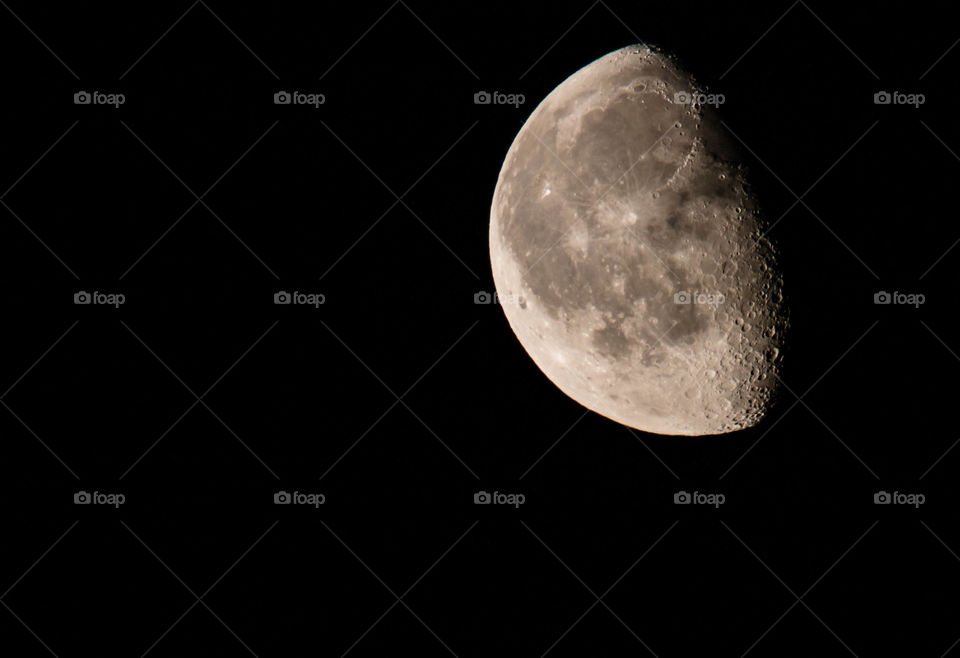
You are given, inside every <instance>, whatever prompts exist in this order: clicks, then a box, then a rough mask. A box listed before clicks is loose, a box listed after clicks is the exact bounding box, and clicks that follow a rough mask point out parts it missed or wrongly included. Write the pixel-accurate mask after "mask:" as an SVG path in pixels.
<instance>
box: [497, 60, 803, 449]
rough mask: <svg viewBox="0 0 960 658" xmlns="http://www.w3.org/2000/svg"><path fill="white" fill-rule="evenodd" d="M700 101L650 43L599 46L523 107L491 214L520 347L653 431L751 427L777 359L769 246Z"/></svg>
mask: <svg viewBox="0 0 960 658" xmlns="http://www.w3.org/2000/svg"><path fill="white" fill-rule="evenodd" d="M709 99H710V97H709V96H706V95H705V91H704V90H703V89H702V88H700V87H698V86H697V84H696V82H695V80H694V79H693V78H692V77H691V76H690V75H688V74H687V73H685V72H684V71H682V70H681V69H680V67H679V66H678V65H677V63H676V62H675V60H674V59H673V58H671V57H669V56H667V55H665V54H662V53H660V52H659V51H657V50H654V49H651V48H648V47H646V46H633V47H628V48H624V49H621V50H617V51H615V52H612V53H610V54H608V55H605V56H603V57H601V58H600V59H598V60H596V61H595V62H593V63H591V64H589V65H588V66H586V67H584V68H582V69H580V70H579V71H577V72H576V73H574V74H573V75H572V76H570V77H569V78H567V79H566V80H565V81H564V82H563V83H562V84H560V86H558V87H557V88H556V89H554V90H553V91H552V92H551V93H550V94H549V95H548V96H547V97H546V98H545V99H544V100H543V102H541V103H540V105H539V106H538V107H537V108H536V110H534V112H533V113H532V114H531V115H530V117H529V118H528V119H527V121H526V123H525V124H524V126H523V128H522V129H521V130H520V132H519V133H518V135H517V137H516V139H515V140H514V142H513V144H512V145H511V147H510V150H509V152H508V153H507V156H506V159H505V161H504V163H503V168H502V169H501V171H500V177H499V179H498V181H497V187H496V191H495V193H494V197H493V204H492V207H491V211H490V261H491V265H492V268H493V277H494V282H495V284H496V290H497V298H498V300H499V303H500V305H501V307H502V308H503V311H504V313H505V314H506V316H507V320H508V321H509V323H510V327H511V328H512V329H513V331H514V333H515V334H516V335H517V338H518V339H519V340H520V343H521V344H522V345H523V347H524V349H525V350H526V351H527V353H528V354H529V355H530V357H531V358H532V359H533V360H534V362H535V363H536V364H537V366H538V367H539V368H540V370H541V371H543V373H544V374H545V375H546V376H547V377H548V378H549V379H550V381H552V382H553V383H554V384H556V386H557V387H558V388H560V390H562V391H563V392H564V393H566V394H567V395H568V396H570V397H571V398H573V399H574V400H576V401H577V402H579V403H580V404H582V405H583V406H585V407H587V408H588V409H591V410H593V411H595V412H597V413H599V414H601V415H603V416H606V417H608V418H610V419H612V420H614V421H616V422H618V423H622V424H624V425H627V426H629V427H633V428H636V429H639V430H643V431H646V432H654V433H657V434H669V435H707V434H723V433H727V432H732V431H735V430H739V429H743V428H746V427H750V426H751V425H754V424H755V423H756V422H757V421H759V420H760V418H762V417H763V415H764V413H765V412H766V410H767V409H768V407H769V405H770V402H771V396H772V395H773V393H774V391H775V389H776V387H777V381H778V378H777V374H778V371H779V369H780V367H781V362H782V359H783V355H782V353H781V352H782V349H783V345H782V341H783V336H784V333H785V330H786V328H787V324H788V317H787V309H786V305H785V303H784V299H783V283H782V275H781V274H780V270H779V268H778V267H777V262H776V252H775V250H774V247H773V245H772V244H771V243H770V242H769V240H767V238H766V237H765V236H764V234H763V229H764V228H765V226H766V225H765V223H764V222H763V221H762V219H761V216H760V214H759V209H758V203H757V200H756V198H755V196H754V195H753V193H752V192H751V190H750V187H749V185H748V181H747V180H746V172H745V169H744V167H743V166H742V164H741V163H740V160H739V157H740V156H739V155H738V152H737V149H736V148H735V142H734V140H733V139H732V138H731V136H730V135H729V133H728V132H727V130H726V128H725V127H724V126H723V125H722V124H721V122H720V119H719V118H718V117H717V115H716V110H715V109H714V106H715V105H716V103H715V102H714V103H713V104H710V103H709V102H702V101H709ZM698 101H701V102H698Z"/></svg>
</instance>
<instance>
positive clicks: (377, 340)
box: [0, 0, 960, 656]
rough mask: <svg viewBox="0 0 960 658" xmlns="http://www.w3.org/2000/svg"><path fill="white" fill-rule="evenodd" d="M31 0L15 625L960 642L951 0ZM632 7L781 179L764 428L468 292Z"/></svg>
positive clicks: (772, 214)
mask: <svg viewBox="0 0 960 658" xmlns="http://www.w3.org/2000/svg"><path fill="white" fill-rule="evenodd" d="M2 4H4V7H0V44H2V45H0V49H2V56H3V59H2V61H3V65H2V66H3V81H4V82H3V85H4V90H3V95H2V98H3V102H2V109H0V112H2V118H3V121H2V132H0V134H2V138H0V139H2V142H0V143H2V147H0V149H2V151H0V152H2V154H3V155H2V157H0V168H2V172H0V192H2V194H3V196H2V205H0V267H2V276H0V282H2V283H0V286H2V290H0V294H2V304H3V308H4V309H5V315H4V322H3V325H4V328H5V330H6V338H5V341H4V343H3V346H4V347H3V357H2V360H0V363H2V379H0V389H2V391H5V392H3V393H2V402H3V407H4V408H3V409H0V436H2V441H0V468H2V472H0V499H2V511H3V517H2V527H0V551H2V554H0V602H2V603H3V607H4V609H3V610H0V641H2V644H3V645H4V648H3V649H0V653H2V654H3V655H11V656H13V655H16V656H31V655H49V654H51V653H52V654H55V655H60V656H86V655H98V656H112V655H117V656H131V655H132V656H140V655H143V654H144V652H148V655H155V656H161V655H169V656H188V655H189V656H194V655H195V656H208V655H225V656H233V655H237V656H242V655H249V654H255V655H261V656H307V655H310V656H315V655H320V656H327V655H331V656H340V655H343V654H344V653H345V652H349V654H350V655H418V656H420V655H422V656H427V655H449V654H451V653H452V654H455V655H460V656H527V655H533V656H539V655H543V654H544V653H545V652H549V653H550V654H552V655H570V656H622V655H644V654H647V653H653V654H656V655H660V656H687V655H724V656H726V655H742V654H744V653H745V652H749V654H750V655H758V656H760V655H770V656H788V655H818V656H827V655H848V654H855V655H894V654H896V655H918V656H919V655H935V656H940V655H943V654H944V653H945V652H949V651H950V650H951V649H953V648H954V644H955V643H956V642H957V640H958V638H960V616H958V612H960V604H958V601H957V596H956V592H957V587H958V585H960V559H958V557H957V554H956V551H958V550H960V528H958V526H957V515H956V512H955V506H956V504H957V502H958V501H957V487H956V486H955V481H956V477H957V475H956V474H957V469H958V468H960V461H958V460H960V451H951V448H953V446H954V444H955V442H956V441H957V440H958V435H957V433H956V428H955V427H954V424H953V423H952V422H951V419H952V417H953V415H954V413H955V405H956V402H955V399H954V397H955V391H956V385H955V384H949V383H948V382H955V381H956V379H957V375H958V373H960V358H958V355H957V352H958V350H960V336H958V332H957V329H956V327H955V325H954V318H955V314H954V311H955V308H956V304H957V293H956V289H955V286H954V285H953V283H954V281H955V279H956V277H955V275H954V271H955V268H956V267H957V264H958V259H960V249H953V250H951V249H950V248H951V247H952V246H953V245H954V244H955V241H956V240H957V239H958V238H960V229H958V227H957V222H956V219H957V216H956V210H955V205H956V204H955V203H954V201H955V199H956V180H957V175H958V173H960V158H958V156H957V152H958V151H960V134H958V125H957V122H956V120H955V115H956V109H955V108H956V106H957V100H958V93H957V88H956V80H957V71H958V68H960V48H957V49H952V47H953V46H954V45H956V41H957V38H958V37H960V34H957V29H956V23H955V21H952V20H951V19H950V13H949V11H948V9H947V4H946V3H927V4H924V3H909V5H907V4H894V5H889V6H887V7H886V8H882V7H879V6H878V5H877V4H876V3H851V4H847V5H845V6H844V7H838V6H836V5H835V4H834V3H825V2H819V1H809V2H797V3H795V4H793V5H791V4H789V3H784V2H773V3H757V4H753V5H747V4H737V5H728V4H718V3H704V4H702V5H700V6H695V5H689V4H684V3H680V4H677V3H673V4H670V5H669V6H664V3H647V2H615V1H613V0H604V1H603V2H598V3H595V4H590V3H589V2H587V3H570V4H564V5H558V4H557V3H517V2H508V3H490V2H484V3H476V4H470V5H459V4H454V3H449V4H445V3H428V2H422V1H419V0H405V1H404V2H400V3H396V4H393V5H390V4H389V3H342V4H341V3H338V4H336V5H334V4H329V3H328V4H323V5H320V4H316V5H306V4H298V3H258V4H255V5H252V4H251V5H244V6H238V4H239V3H228V2H221V1H219V0H205V1H204V2H198V3H196V4H190V2H172V3H150V4H146V5H144V4H139V3H138V4H136V5H129V4H125V5H118V6H108V5H104V4H101V3H87V2H77V3H72V4H70V5H52V4H51V5H47V4H39V3H28V2H23V1H20V0H4V2H3V3H2ZM185 12H186V13H185ZM371 26H373V27H371ZM368 30H369V31H368ZM641 39H642V40H643V41H644V42H647V43H652V44H657V45H659V46H661V47H663V48H665V49H667V50H669V51H672V52H674V53H677V54H678V55H679V56H680V57H681V60H682V61H683V63H684V64H685V65H686V66H687V68H688V69H689V70H691V71H692V72H693V73H694V74H695V75H696V76H697V77H698V78H699V79H700V80H701V81H702V82H704V83H706V84H708V85H709V86H710V87H711V89H712V90H714V91H716V92H720V93H723V94H725V96H726V99H727V102H726V104H725V105H724V106H723V107H722V108H721V112H722V118H723V119H724V121H725V123H726V124H727V125H728V126H729V127H730V128H731V129H732V130H733V131H734V132H735V134H736V136H737V138H738V139H740V140H741V141H742V142H743V143H744V144H745V145H746V150H747V151H748V152H747V153H746V154H745V161H746V162H747V163H748V164H749V166H750V167H751V171H752V178H753V180H754V181H755V184H756V187H757V188H758V189H759V191H760V194H761V199H762V202H763V206H764V208H765V211H766V214H767V216H768V217H769V218H770V220H771V222H773V221H774V220H780V221H777V223H776V225H775V226H774V228H773V230H772V232H771V237H772V238H773V239H774V240H775V241H776V243H777V244H778V246H779V248H780V251H781V254H782V263H783V269H784V276H785V285H786V289H787V293H788V295H789V302H790V307H791V312H792V331H791V333H790V338H789V343H790V350H789V352H788V354H787V361H786V367H785V370H784V377H783V380H784V382H785V384H786V386H785V387H784V389H783V395H782V397H781V400H780V401H779V403H778V404H777V406H776V407H775V408H774V409H773V410H772V411H771V413H770V414H769V415H768V417H767V418H766V419H764V420H763V422H761V423H760V424H758V425H757V426H756V427H753V428H751V429H749V430H745V431H741V432H738V433H735V434H730V435H726V436H719V437H703V438H679V437H673V438H671V437H662V436H657V435H651V434H644V433H642V432H632V431H630V430H628V429H627V428H625V427H623V426H620V425H617V424H615V423H613V422H611V421H609V420H607V419H605V418H603V417H600V416H598V415H596V414H593V413H586V414H585V413H584V412H585V410H584V409H583V408H582V407H580V406H579V405H578V404H576V403H575V402H573V401H572V400H570V399H568V398H567V397H566V396H564V395H563V394H562V393H561V392H560V391H559V390H558V389H557V388H556V387H555V386H553V385H552V384H551V383H550V382H549V381H548V380H547V379H546V378H545V377H544V376H543V375H542V374H541V373H540V371H539V370H538V369H537V368H536V367H535V365H534V364H533V362H532V361H531V360H530V359H529V358H528V357H527V356H526V354H525V352H524V351H523V349H522V348H521V346H520V344H519V343H518V341H517V340H516V339H515V337H514V336H513V334H512V332H511V331H510V329H509V327H508V325H507V322H506V320H505V318H504V316H503V313H502V312H501V310H500V309H499V308H497V307H496V306H494V305H477V304H474V303H473V300H474V295H475V294H476V293H477V292H478V291H484V290H485V291H490V290H492V279H491V273H490V268H489V264H488V255H487V225H488V213H489V204H490V200H491V197H492V194H493V189H494V185H495V183H496V179H497V174H498V172H499V168H500V165H501V164H502V161H503V157H504V155H505V154H506V151H507V149H508V148H509V146H510V143H511V141H512V139H513V138H514V136H515V135H516V133H517V131H518V130H519V129H520V127H521V125H522V123H523V121H524V120H525V119H526V117H527V116H528V115H529V113H530V112H531V111H532V110H533V109H534V107H535V106H536V103H537V102H539V100H541V99H542V98H543V97H544V96H545V95H546V94H548V93H549V92H550V91H551V90H552V89H553V88H554V87H555V86H556V85H558V84H559V83H560V82H562V81H563V79H564V78H566V77H567V76H568V75H570V74H571V73H573V72H574V71H575V70H576V69H578V68H579V67H581V66H584V65H586V64H587V63H589V62H591V61H593V60H594V59H596V58H597V57H600V56H601V55H603V54H605V53H607V52H609V51H612V50H615V49H617V48H620V47H623V46H625V45H629V44H631V43H636V42H638V41H639V40H641ZM81 90H86V91H94V90H97V91H101V92H104V93H123V94H124V95H125V96H126V103H125V104H124V105H123V106H122V107H120V108H119V109H114V108H112V107H98V106H92V105H89V106H83V105H75V104H73V102H72V96H73V94H74V93H76V92H78V91H81ZM280 90H288V91H293V90H297V91H301V92H304V93H323V94H325V97H326V102H325V104H324V105H322V106H321V107H319V108H318V109H314V108H312V107H296V106H283V105H274V104H273V102H272V99H273V94H274V93H276V92H277V91H280ZM481 90H486V91H494V90H497V91H501V92H505V93H522V94H524V95H525V96H526V99H527V102H526V104H524V105H523V106H521V107H520V108H513V107H509V106H507V107H504V106H491V105H475V104H474V103H473V95H474V94H475V93H477V92H478V91H481ZM882 90H886V91H894V90H897V91H901V92H904V93H923V94H925V97H926V102H925V104H924V105H922V106H921V107H919V108H913V107H903V106H894V105H876V104H874V102H873V96H874V94H875V93H876V92H878V91H882ZM398 196H400V197H402V200H401V201H399V202H398V201H397V198H398ZM797 196H801V197H802V202H801V203H795V202H796V200H797ZM198 197H202V199H201V201H200V202H198V201H197V198H198ZM168 231H169V232H168ZM81 290H85V291H90V292H92V291H100V292H107V293H122V294H124V295H125V296H126V300H127V301H126V303H125V304H124V305H123V306H122V307H120V308H119V309H114V308H112V307H105V306H79V305H75V304H74V303H73V295H74V294H75V293H76V292H77V291H81ZM279 290H286V291H295V290H296V291H300V292H306V293H322V294H323V295H325V299H326V303H325V304H324V305H323V306H321V307H319V308H312V307H304V306H277V305H274V304H273V295H274V293H275V292H277V291H279ZM881 290H886V291H894V290H896V291H900V292H906V293H922V294H924V295H925V297H926V303H925V304H924V305H922V306H921V307H920V308H913V307H910V306H898V305H891V306H878V305H875V304H874V303H873V296H874V294H875V293H876V292H878V291H881ZM797 396H802V402H797V399H798V398H797ZM198 397H199V398H200V401H199V402H198ZM398 397H399V399H400V400H401V401H400V402H398ZM280 490H284V491H291V492H292V491H299V492H305V493H322V494H324V495H325V496H326V503H325V504H324V505H323V506H322V507H320V508H319V509H314V508H313V507H305V506H295V505H291V506H280V505H274V504H273V496H274V493H275V492H277V491H280ZM480 490H485V491H494V490H496V491H500V492H507V493H522V494H523V495H524V496H525V497H526V502H525V504H523V505H522V506H521V507H520V508H519V509H514V508H512V507H505V506H495V505H491V506H479V505H474V504H473V495H474V493H475V492H477V491H480ZM78 491H88V492H93V491H98V492H101V493H122V494H123V495H124V496H125V497H126V502H125V504H123V505H122V506H121V507H120V508H119V509H114V508H112V507H106V506H98V505H89V506H81V505H74V504H73V496H74V494H75V493H76V492H78ZM678 491H688V492H693V491H699V492H706V493H722V494H723V495H724V496H725V498H726V502H725V503H724V504H723V505H722V506H721V507H720V508H719V509H714V508H711V507H703V506H679V505H674V503H673V496H674V494H675V493H676V492H678ZM878 491H889V492H893V491H899V492H903V493H922V494H924V495H925V496H926V502H925V503H924V504H923V505H922V506H920V507H919V508H914V507H909V506H903V505H887V506H883V505H875V504H874V502H873V498H874V494H875V493H876V492H878ZM198 599H199V602H198ZM398 599H399V602H398ZM598 599H599V601H598ZM798 599H799V602H798ZM958 650H960V649H958Z"/></svg>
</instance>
